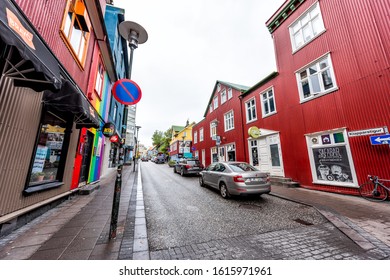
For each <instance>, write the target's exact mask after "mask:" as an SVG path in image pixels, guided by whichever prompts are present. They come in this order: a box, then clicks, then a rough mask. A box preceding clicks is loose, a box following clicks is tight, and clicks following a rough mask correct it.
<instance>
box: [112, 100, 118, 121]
mask: <svg viewBox="0 0 390 280" xmlns="http://www.w3.org/2000/svg"><path fill="white" fill-rule="evenodd" d="M117 112H118V104H114V111H113V113H112V120H113V121H114V122H116V114H117Z"/></svg>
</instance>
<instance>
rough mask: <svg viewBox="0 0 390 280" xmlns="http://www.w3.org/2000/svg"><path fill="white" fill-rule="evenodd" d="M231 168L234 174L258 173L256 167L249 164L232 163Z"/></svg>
mask: <svg viewBox="0 0 390 280" xmlns="http://www.w3.org/2000/svg"><path fill="white" fill-rule="evenodd" d="M229 167H230V168H231V169H232V170H233V171H234V172H243V171H244V172H245V171H258V170H257V169H256V168H255V167H253V166H252V165H250V164H247V163H245V162H238V163H230V164H229Z"/></svg>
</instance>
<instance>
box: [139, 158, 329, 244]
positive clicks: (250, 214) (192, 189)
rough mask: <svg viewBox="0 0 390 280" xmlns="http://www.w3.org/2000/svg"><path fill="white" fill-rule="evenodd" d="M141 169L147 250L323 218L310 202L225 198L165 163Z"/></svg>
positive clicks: (322, 220)
mask: <svg viewBox="0 0 390 280" xmlns="http://www.w3.org/2000/svg"><path fill="white" fill-rule="evenodd" d="M141 170H142V183H143V190H144V201H145V210H146V220H147V229H148V239H149V246H150V250H151V251H155V250H161V249H166V248H172V247H179V246H185V245H189V244H197V243H202V242H208V241H211V240H224V239H231V238H234V237H239V236H247V235H253V234H259V233H265V232H272V231H278V230H283V229H296V228H302V227H308V224H310V225H322V224H325V223H326V222H327V221H326V219H325V218H323V216H322V215H320V214H319V213H318V212H317V211H316V210H315V209H313V208H312V207H308V206H305V205H301V204H297V203H294V202H291V201H287V200H283V199H280V198H277V197H274V196H270V195H263V196H261V197H242V198H233V199H230V200H225V199H223V198H222V197H221V196H220V195H219V193H218V192H217V191H216V190H213V189H211V188H207V187H206V188H202V187H200V186H199V183H198V177H197V176H191V177H181V176H180V175H179V174H175V173H173V168H170V167H169V166H168V165H167V164H155V163H152V162H142V168H141Z"/></svg>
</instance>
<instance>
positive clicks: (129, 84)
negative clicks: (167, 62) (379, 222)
mask: <svg viewBox="0 0 390 280" xmlns="http://www.w3.org/2000/svg"><path fill="white" fill-rule="evenodd" d="M112 94H113V95H114V97H115V99H116V100H117V101H118V102H119V103H121V104H124V105H134V104H137V103H138V102H139V101H140V100H141V97H142V92H141V88H140V87H139V86H138V85H137V84H136V83H135V82H134V81H132V80H129V79H120V80H118V81H116V82H115V84H114V86H113V87H112Z"/></svg>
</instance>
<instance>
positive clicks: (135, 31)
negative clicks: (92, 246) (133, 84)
mask: <svg viewBox="0 0 390 280" xmlns="http://www.w3.org/2000/svg"><path fill="white" fill-rule="evenodd" d="M119 33H120V35H121V36H122V37H123V38H125V39H126V40H127V41H128V42H129V47H130V57H129V65H128V66H129V70H128V75H127V78H128V79H129V80H130V79H131V68H132V65H133V52H134V50H135V49H136V48H138V44H143V43H145V42H146V41H147V40H148V33H147V32H146V30H145V29H144V28H143V27H142V26H141V25H139V24H138V23H135V22H132V21H123V22H121V23H120V24H119ZM127 110H128V109H127V105H125V113H124V119H125V120H126V126H127ZM137 133H138V128H137ZM125 137H126V136H125ZM123 161H124V149H123V143H122V142H120V144H119V165H118V168H117V176H116V180H115V190H114V198H113V204H112V212H111V224H110V237H109V238H110V239H113V238H115V237H116V229H117V224H118V214H119V203H120V196H121V188H122V166H123ZM134 167H135V162H134Z"/></svg>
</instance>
